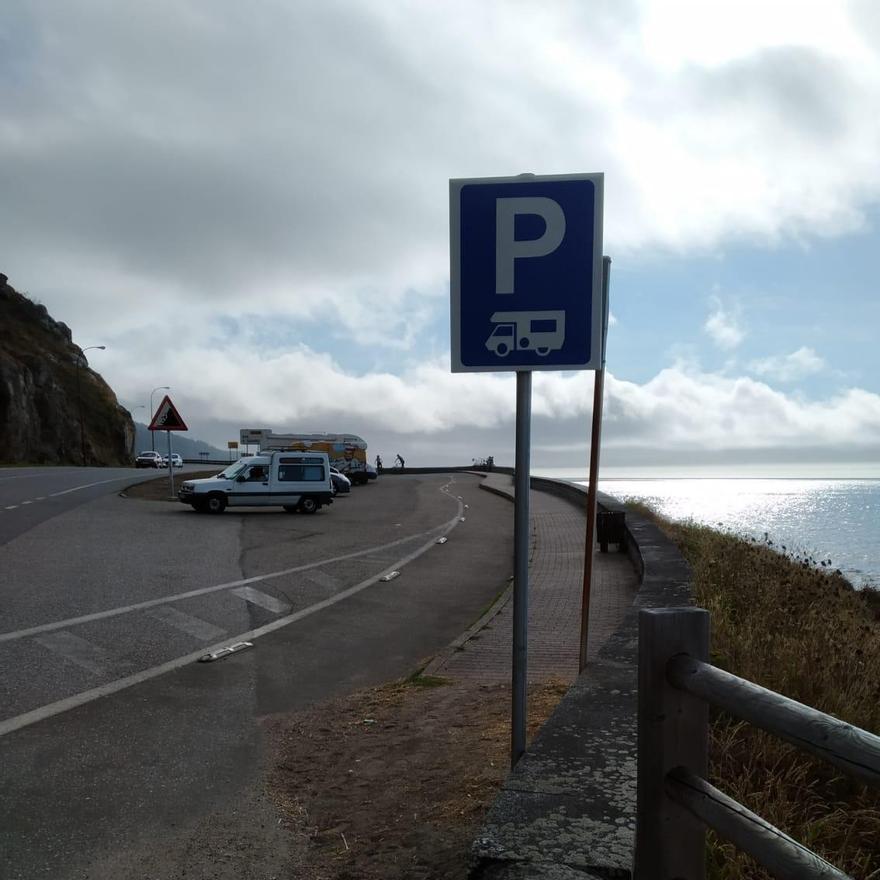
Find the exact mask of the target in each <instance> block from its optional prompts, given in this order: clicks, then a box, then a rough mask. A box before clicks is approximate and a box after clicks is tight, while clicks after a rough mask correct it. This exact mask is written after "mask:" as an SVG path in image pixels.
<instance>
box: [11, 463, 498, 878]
mask: <svg viewBox="0 0 880 880" xmlns="http://www.w3.org/2000/svg"><path fill="white" fill-rule="evenodd" d="M478 482H479V481H478V479H477V478H472V477H468V476H458V475H456V476H455V477H454V478H451V477H443V476H439V475H430V476H428V475H426V476H402V477H395V478H394V479H388V480H387V481H383V480H380V481H378V482H377V483H376V484H373V485H369V486H366V487H363V488H359V489H356V490H355V491H353V492H352V493H351V495H350V496H348V497H347V498H345V499H343V500H340V501H338V502H337V503H336V504H334V505H333V506H332V507H331V508H330V509H329V510H326V511H321V512H319V513H318V514H316V515H314V516H304V515H293V516H290V515H287V514H284V513H282V512H280V511H279V512H275V511H270V510H244V511H241V512H236V511H227V512H226V513H224V514H223V515H222V516H219V517H211V516H203V515H199V514H196V513H194V512H192V511H190V509H189V508H187V507H184V506H183V505H179V504H167V503H163V502H140V501H134V500H132V499H122V498H116V497H114V498H106V499H100V500H98V501H95V502H93V503H91V504H88V505H83V506H82V507H80V508H78V509H77V510H76V511H70V512H69V513H68V514H65V515H64V516H63V517H57V518H55V520H53V523H54V527H53V528H52V529H49V530H48V531H45V532H44V531H42V530H41V529H42V527H40V528H38V529H34V530H32V532H30V533H28V534H27V535H23V536H20V538H18V539H16V540H15V541H13V542H11V543H10V544H8V545H6V547H4V548H2V550H0V572H2V574H3V578H2V579H0V580H2V582H3V587H2V590H3V592H2V594H0V601H4V602H5V601H6V600H9V602H10V603H11V607H12V612H13V618H12V619H13V620H14V621H15V622H14V623H13V624H12V625H13V626H16V627H31V628H32V627H34V626H38V627H40V626H41V627H43V629H42V630H41V631H40V632H36V633H31V634H30V635H23V636H21V637H19V638H13V639H8V638H7V640H6V641H0V658H4V659H2V661H0V662H2V666H0V682H2V684H3V687H4V696H7V697H8V699H9V700H10V702H9V703H8V704H6V705H13V704H14V705H15V706H17V707H18V709H20V710H22V711H23V712H30V711H34V709H36V711H37V712H39V710H40V708H41V707H44V705H45V701H46V700H56V701H57V700H58V699H59V697H60V698H61V699H62V700H63V699H64V696H63V695H68V696H74V697H75V696H76V695H77V694H81V693H84V691H83V689H84V688H89V687H90V686H91V688H92V689H93V690H94V689H95V687H96V686H97V689H99V690H100V687H101V686H102V683H103V684H109V685H112V684H113V682H115V681H119V676H120V675H127V676H133V675H134V676H136V675H137V674H138V673H139V671H143V670H144V669H145V668H146V667H147V666H148V665H149V664H153V667H151V668H155V664H157V663H159V662H160V661H161V660H162V659H163V658H166V657H173V656H177V657H178V658H179V657H181V656H185V655H183V654H181V652H186V651H191V652H198V651H199V650H200V649H201V648H203V647H204V645H205V644H206V643H208V642H210V641H211V640H212V639H214V638H215V636H216V635H217V630H224V631H225V632H226V633H227V634H228V638H229V639H232V638H234V637H236V636H238V635H240V634H241V633H242V632H243V631H247V630H253V629H254V628H255V627H258V628H259V627H264V628H267V627H268V628H270V629H271V627H272V626H273V625H274V624H276V623H284V622H287V625H285V626H283V627H281V628H279V629H276V630H274V631H271V632H266V633H265V634H264V635H262V636H261V637H259V638H257V639H255V642H254V645H255V646H254V648H252V649H250V650H247V651H244V652H242V653H241V654H236V655H234V656H233V657H230V658H229V659H226V660H223V661H221V662H218V663H212V664H198V663H195V662H186V663H185V664H183V665H181V666H179V667H178V668H174V669H171V670H170V671H167V672H166V673H164V674H161V675H157V676H156V677H153V678H148V679H144V680H141V681H137V682H133V683H132V685H131V686H130V687H127V688H125V689H123V690H119V691H117V692H114V693H112V694H110V695H105V696H101V697H100V698H98V699H94V700H90V701H88V702H83V703H81V704H79V705H75V706H72V707H67V709H66V710H65V711H61V712H59V713H58V714H52V715H48V716H45V717H42V718H41V719H40V720H35V721H34V723H29V724H27V725H25V726H21V727H18V728H16V729H12V730H9V731H7V732H6V733H5V734H4V733H3V730H2V727H0V786H2V787H3V790H4V798H3V800H2V804H0V827H2V828H3V830H4V835H5V837H4V845H5V847H6V857H7V864H8V876H9V877H11V878H19V877H21V878H29V880H30V878H36V877H52V878H53V880H62V878H67V877H71V878H72V877H77V878H80V877H82V876H89V877H96V878H97V877H101V876H104V875H103V874H101V873H99V870H98V869H97V868H95V870H92V866H96V865H99V864H100V865H104V866H106V865H110V864H112V865H113V866H114V870H115V871H116V873H115V875H113V874H112V873H108V874H107V875H106V876H111V875H112V876H142V875H143V870H144V869H143V866H142V865H141V866H140V867H138V868H137V869H135V868H134V867H132V866H133V865H134V860H135V859H136V853H137V852H142V851H143V848H144V846H146V843H147V842H149V848H150V851H151V852H152V853H159V855H158V856H157V857H156V858H157V861H155V863H151V864H150V874H149V876H151V877H155V878H162V877H169V878H170V877H176V876H178V875H177V874H176V873H175V871H176V864H177V863H176V861H175V858H176V857H175V853H177V855H180V849H179V847H187V846H189V845H190V843H191V842H192V841H191V839H190V838H189V837H187V835H189V834H190V833H192V834H195V833H196V831H192V829H193V828H196V827H197V826H198V823H199V822H200V821H201V820H202V819H203V818H204V817H205V816H207V815H210V814H211V813H212V812H215V811H217V810H220V811H221V812H222V811H223V810H231V809H233V806H232V805H234V804H235V803H237V802H239V801H240V800H241V798H242V797H243V796H244V794H246V793H247V792H249V791H251V790H252V787H253V785H254V780H255V779H258V778H259V774H260V772H261V771H260V768H261V767H262V762H263V756H262V748H263V744H262V739H261V736H260V732H259V727H258V719H259V718H260V717H262V716H263V715H265V714H266V713H271V712H276V711H286V710H288V709H291V708H296V707H301V706H305V705H308V704H309V703H311V702H313V701H319V700H322V699H325V698H326V697H328V696H331V695H334V694H339V693H345V692H348V691H351V690H355V689H357V688H359V687H362V686H368V685H371V684H377V683H380V682H383V681H387V680H388V679H392V678H395V677H399V676H403V675H406V674H408V673H409V672H411V671H413V669H414V668H417V666H418V664H419V663H420V662H421V661H422V660H423V659H424V658H426V657H428V656H430V655H431V654H433V653H434V652H436V651H437V650H439V649H440V648H441V647H442V646H443V645H445V644H448V642H449V641H450V640H451V639H452V638H454V636H455V635H456V634H457V633H459V632H461V631H462V630H463V629H465V628H466V627H467V626H468V625H469V624H470V623H472V622H473V621H474V620H475V619H476V618H477V617H479V615H480V613H481V611H482V610H483V609H484V608H485V607H486V605H487V604H488V603H489V602H490V601H491V599H492V598H493V597H494V596H495V595H496V594H497V592H498V591H499V590H500V589H502V588H503V586H504V584H505V583H506V581H507V577H508V576H509V574H510V560H511V553H512V550H511V545H512V508H511V506H510V505H509V503H507V502H505V501H504V500H502V499H499V498H496V497H494V496H490V495H488V494H487V493H485V492H479V491H477V486H478ZM445 484H448V485H445ZM444 485H445V491H444ZM459 495H460V496H462V497H461V498H459V497H458V496H459ZM459 505H462V507H461V508H459ZM464 505H468V507H467V508H465V507H464ZM459 510H461V511H462V512H463V513H464V514H465V516H464V519H465V521H464V522H459V517H458V513H459ZM452 521H454V525H455V528H454V530H453V531H452V532H450V533H449V540H448V541H447V542H446V543H445V544H442V545H440V544H436V543H434V541H435V537H434V536H435V535H436V534H439V533H440V532H439V531H438V530H442V529H443V528H444V527H448V526H449V525H450V523H451V522H452ZM45 525H46V527H47V529H48V527H49V524H48V523H47V524H45ZM420 548H422V549H424V550H425V552H424V553H423V554H422V555H420V556H418V557H416V558H412V559H411V560H410V561H409V562H408V564H405V565H403V567H401V569H400V571H401V574H400V575H399V577H397V578H396V579H394V580H391V581H389V582H381V581H377V580H375V578H376V576H377V575H378V574H381V572H383V571H385V570H386V569H387V568H388V567H389V566H392V565H395V564H397V563H401V564H402V563H404V562H406V560H407V559H408V557H412V556H413V554H414V552H415V551H416V550H418V549H420ZM340 557H345V558H340ZM10 571H11V572H13V573H14V574H15V578H14V581H15V585H14V587H10V586H9V583H10V578H9V573H10ZM279 572H282V573H281V574H279ZM255 578H262V580H254V579H255ZM245 580H246V581H247V583H242V581H245ZM364 584H366V586H364V587H363V588H361V589H359V591H357V592H354V593H350V592H347V591H350V590H351V589H352V588H353V587H358V586H359V585H364ZM194 590H204V591H205V592H202V593H199V594H198V595H192V596H190V597H188V598H179V599H169V598H168V597H170V596H172V595H178V594H179V593H181V592H187V591H189V592H192V591H194ZM336 599H339V601H335V604H329V601H328V600H336ZM144 602H151V603H153V604H151V605H150V606H149V607H140V608H136V609H129V608H128V606H130V605H137V604H139V603H144ZM321 603H327V604H321ZM120 608H123V609H127V610H124V611H123V612H122V613H114V614H112V615H111V616H102V617H100V618H96V619H90V620H88V621H85V622H82V623H73V622H69V621H66V619H65V617H64V616H65V615H68V616H69V615H71V614H87V615H94V614H101V615H105V614H106V612H109V611H114V612H115V611H117V610H118V609H120ZM300 612H307V613H306V614H304V615H303V616H301V617H297V615H298V614H299V613H300ZM288 618H290V620H289V621H288ZM59 623H63V624H64V625H63V626H60V627H59V626H56V624H59ZM47 625H50V626H51V627H53V628H50V629H46V628H45V627H46V626H47ZM4 629H5V631H6V634H7V635H8V634H9V632H10V630H9V629H6V628H5V627H4ZM223 638H227V636H223ZM191 660H194V658H191ZM114 676H115V677H114ZM7 711H9V710H7ZM12 711H17V710H15V709H13V710H12ZM7 717H8V716H7ZM0 724H2V722H0ZM227 804H228V805H230V806H229V807H228V808H227V806H226V805H227ZM224 815H225V814H224ZM226 819H228V820H229V822H230V823H232V824H235V822H236V821H237V820H235V819H234V817H232V816H231V815H227V816H226ZM187 829H189V830H187ZM166 843H167V848H168V851H167V853H165V852H164V846H165V844H166ZM175 847H178V849H177V850H175ZM101 870H103V869H101ZM108 870H109V868H108Z"/></svg>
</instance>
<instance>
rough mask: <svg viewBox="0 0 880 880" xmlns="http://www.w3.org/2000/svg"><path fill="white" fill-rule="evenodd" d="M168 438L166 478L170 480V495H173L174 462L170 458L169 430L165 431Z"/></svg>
mask: <svg viewBox="0 0 880 880" xmlns="http://www.w3.org/2000/svg"><path fill="white" fill-rule="evenodd" d="M165 436H166V437H167V438H168V479H169V480H171V497H172V498H173V497H174V462H173V461H172V460H171V431H166V432H165Z"/></svg>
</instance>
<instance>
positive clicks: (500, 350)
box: [486, 309, 565, 357]
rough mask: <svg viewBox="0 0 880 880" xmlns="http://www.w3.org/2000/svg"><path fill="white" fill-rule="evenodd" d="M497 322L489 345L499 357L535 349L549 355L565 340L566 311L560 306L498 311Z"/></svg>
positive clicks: (487, 343) (494, 316)
mask: <svg viewBox="0 0 880 880" xmlns="http://www.w3.org/2000/svg"><path fill="white" fill-rule="evenodd" d="M489 320H490V321H492V323H493V324H494V325H495V326H494V328H493V330H492V333H491V335H490V336H489V338H488V339H487V340H486V348H487V349H489V351H492V352H494V353H495V354H497V355H498V356H499V357H507V355H508V354H510V352H512V351H534V352H535V353H536V354H538V355H540V356H541V357H546V356H547V355H548V354H550V352H551V351H558V350H559V349H561V348H562V345H563V343H564V342H565V312H564V311H560V310H558V309H554V310H551V311H537V312H494V313H493V314H492V317H491V318H490V319H489Z"/></svg>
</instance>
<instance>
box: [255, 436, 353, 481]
mask: <svg viewBox="0 0 880 880" xmlns="http://www.w3.org/2000/svg"><path fill="white" fill-rule="evenodd" d="M241 442H242V444H253V443H256V444H257V445H258V446H259V449H260V452H268V451H276V450H284V451H291V450H296V451H298V452H324V453H326V454H327V456H328V458H329V459H330V464H331V466H332V467H335V468H336V470H338V471H339V472H340V473H341V474H345V476H346V477H348V479H349V480H351V482H352V483H354V484H361V485H362V484H364V483H366V482H367V480H368V479H369V476H368V473H367V444H366V442H365V441H364V440H363V438H361V437H358V436H357V434H274V433H273V432H272V431H270V430H268V429H265V428H242V429H241Z"/></svg>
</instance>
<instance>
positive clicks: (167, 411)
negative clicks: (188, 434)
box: [149, 394, 189, 431]
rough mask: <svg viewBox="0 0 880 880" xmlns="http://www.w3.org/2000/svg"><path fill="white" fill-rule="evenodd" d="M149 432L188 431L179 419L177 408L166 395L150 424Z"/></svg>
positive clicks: (183, 422)
mask: <svg viewBox="0 0 880 880" xmlns="http://www.w3.org/2000/svg"><path fill="white" fill-rule="evenodd" d="M149 430H150V431H188V430H189V428H187V426H186V422H185V421H184V420H183V419H182V418H181V417H180V413H179V412H178V411H177V407H176V406H175V405H174V404H173V403H172V402H171V398H170V397H169V396H168V395H167V394H166V395H165V396H164V397H163V398H162V402H161V403H160V404H159V409H157V410H156V415H154V416H153V421H152V422H150V427H149Z"/></svg>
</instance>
